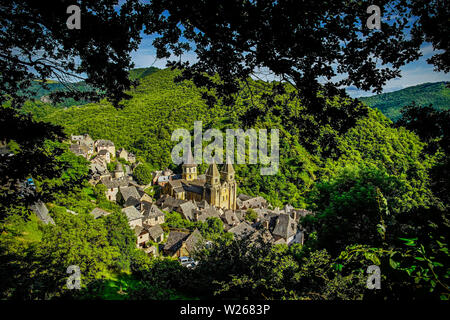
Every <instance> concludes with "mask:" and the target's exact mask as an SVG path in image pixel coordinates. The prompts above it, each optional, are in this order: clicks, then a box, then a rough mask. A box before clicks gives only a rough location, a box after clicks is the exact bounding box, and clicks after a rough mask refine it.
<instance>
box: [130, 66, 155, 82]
mask: <svg viewBox="0 0 450 320" xmlns="http://www.w3.org/2000/svg"><path fill="white" fill-rule="evenodd" d="M158 70H159V69H158V68H156V67H149V68H136V69H133V70H131V71H130V79H131V80H136V79H143V78H145V77H146V76H149V75H151V74H152V73H154V72H156V71H158Z"/></svg>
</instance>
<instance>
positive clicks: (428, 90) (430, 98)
mask: <svg viewBox="0 0 450 320" xmlns="http://www.w3.org/2000/svg"><path fill="white" fill-rule="evenodd" d="M360 100H361V101H363V102H364V103H366V104H367V105H368V106H369V107H372V108H377V109H379V110H380V111H381V112H383V114H384V115H385V116H387V117H388V118H390V119H391V120H393V121H396V120H398V119H399V118H400V117H401V113H400V110H401V109H402V108H403V107H405V106H407V105H411V104H412V102H413V101H415V102H416V104H417V105H421V106H425V105H426V106H428V105H430V104H432V105H433V107H434V108H436V109H438V110H448V109H450V88H447V87H446V82H435V83H424V84H420V85H417V86H413V87H408V88H405V89H402V90H399V91H394V92H389V93H383V94H379V95H376V96H372V97H364V98H360Z"/></svg>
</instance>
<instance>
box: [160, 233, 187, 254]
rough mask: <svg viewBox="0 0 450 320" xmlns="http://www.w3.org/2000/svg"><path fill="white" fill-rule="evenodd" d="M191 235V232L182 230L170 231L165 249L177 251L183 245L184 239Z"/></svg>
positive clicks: (171, 251) (172, 251)
mask: <svg viewBox="0 0 450 320" xmlns="http://www.w3.org/2000/svg"><path fill="white" fill-rule="evenodd" d="M188 237H189V233H186V232H180V231H170V233H169V237H168V238H167V241H166V244H165V245H164V250H165V251H168V252H170V253H175V251H177V250H178V249H180V248H181V246H182V245H183V241H184V240H186V239H187V238H188Z"/></svg>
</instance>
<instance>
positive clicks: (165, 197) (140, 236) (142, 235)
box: [70, 134, 311, 263]
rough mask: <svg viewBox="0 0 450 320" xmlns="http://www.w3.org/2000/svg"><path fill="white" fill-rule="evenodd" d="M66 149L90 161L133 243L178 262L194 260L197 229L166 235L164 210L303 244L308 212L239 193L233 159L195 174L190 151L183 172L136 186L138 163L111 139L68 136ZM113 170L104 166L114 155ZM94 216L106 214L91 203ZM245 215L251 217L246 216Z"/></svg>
mask: <svg viewBox="0 0 450 320" xmlns="http://www.w3.org/2000/svg"><path fill="white" fill-rule="evenodd" d="M70 150H71V151H72V152H73V153H75V154H77V155H80V156H83V157H85V158H86V159H87V160H89V162H90V172H91V179H90V183H91V184H92V185H96V184H103V185H104V186H105V189H106V191H105V196H106V198H107V199H108V200H109V201H112V202H115V203H117V204H119V205H120V206H122V207H123V208H122V212H123V214H124V215H125V216H126V217H127V220H128V224H129V226H130V228H132V229H133V231H134V232H135V235H136V238H137V242H136V246H137V247H138V248H141V249H142V250H144V251H145V252H146V253H147V254H149V255H153V256H157V255H160V254H162V255H164V256H170V257H174V258H178V259H179V260H180V262H182V263H184V262H185V261H188V262H189V261H192V260H191V259H190V258H189V257H190V256H192V254H193V252H194V251H195V250H196V248H197V246H198V245H200V244H202V243H203V245H204V244H205V241H203V240H204V239H203V238H202V236H201V234H200V232H199V231H198V230H197V229H196V230H194V231H193V232H190V231H189V230H184V229H177V228H170V230H169V232H168V235H167V234H166V235H165V233H164V230H163V228H162V225H163V224H164V223H165V221H166V214H167V213H169V212H178V213H179V214H180V215H181V216H182V217H183V218H184V219H186V220H189V221H191V222H197V221H202V222H204V221H206V220H207V219H208V218H212V217H215V218H218V219H220V220H221V221H222V222H223V226H224V231H225V232H229V233H231V234H233V236H234V238H237V239H239V238H242V237H245V236H249V237H250V238H251V239H257V238H259V237H260V236H262V238H263V239H264V241H268V242H270V243H273V244H286V245H292V244H294V243H299V244H303V241H304V230H302V228H301V226H300V224H299V220H300V219H301V218H302V217H304V216H306V215H308V214H311V212H309V211H307V210H303V209H295V208H293V207H292V206H289V205H286V206H285V207H284V208H283V209H280V208H272V206H271V205H270V204H268V202H267V201H266V200H265V199H264V198H263V197H260V196H258V197H251V196H248V195H245V194H239V195H237V183H236V181H235V179H234V168H233V165H232V164H225V165H223V166H222V167H221V168H220V170H219V168H218V167H217V165H216V164H214V163H213V164H211V165H209V167H208V169H207V170H206V172H205V174H200V175H199V174H198V173H197V165H196V164H195V163H194V161H193V158H192V154H189V155H188V159H187V161H186V163H184V164H183V165H182V171H183V172H182V174H174V172H173V171H172V170H170V169H168V168H166V169H164V170H161V171H155V172H153V180H152V182H151V183H150V184H149V185H139V184H138V183H137V182H136V181H134V180H133V170H134V168H136V166H137V165H139V163H137V162H136V156H135V155H134V154H132V153H130V152H128V151H127V150H125V149H123V148H122V149H118V150H116V148H115V145H114V143H113V142H112V141H110V140H96V141H94V140H93V139H92V138H91V137H90V136H89V135H88V134H84V135H73V136H71V145H70ZM116 159H117V160H120V161H115V162H116V164H115V169H114V170H108V167H110V164H111V163H112V161H113V160H116ZM149 187H154V188H158V189H159V192H158V193H157V194H158V195H159V197H158V198H157V199H154V198H153V197H152V196H151V195H150V194H149V193H147V192H145V190H146V189H148V188H149ZM91 214H92V215H93V216H94V218H95V219H99V218H101V217H103V216H106V215H108V214H110V212H107V211H105V210H103V209H100V208H95V209H94V210H93V211H92V212H91ZM249 214H251V216H252V217H253V218H252V219H248V216H249Z"/></svg>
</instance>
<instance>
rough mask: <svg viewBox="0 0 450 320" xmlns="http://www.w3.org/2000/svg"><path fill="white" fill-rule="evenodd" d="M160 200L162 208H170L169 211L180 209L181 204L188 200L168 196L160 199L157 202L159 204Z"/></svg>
mask: <svg viewBox="0 0 450 320" xmlns="http://www.w3.org/2000/svg"><path fill="white" fill-rule="evenodd" d="M160 200H161V201H160ZM158 202H159V206H160V207H161V208H163V209H164V208H168V209H169V211H172V210H176V209H178V208H179V207H180V205H181V204H182V203H185V202H187V200H181V199H175V198H174V197H171V196H167V197H164V198H160V199H158V201H157V203H156V204H157V205H158Z"/></svg>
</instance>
